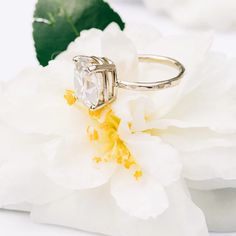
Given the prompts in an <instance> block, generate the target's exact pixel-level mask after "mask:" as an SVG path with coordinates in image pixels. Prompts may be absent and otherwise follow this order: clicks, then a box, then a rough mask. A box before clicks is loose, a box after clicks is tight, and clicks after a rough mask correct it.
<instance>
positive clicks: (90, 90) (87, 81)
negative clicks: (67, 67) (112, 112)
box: [74, 59, 102, 108]
mask: <svg viewBox="0 0 236 236" xmlns="http://www.w3.org/2000/svg"><path fill="white" fill-rule="evenodd" d="M90 65H91V61H90V60H88V59H81V60H80V61H79V62H78V64H77V67H76V70H75V78H74V84H75V94H76V97H77V98H78V99H79V101H81V102H82V103H83V104H84V105H85V106H87V107H88V108H94V107H97V106H98V105H99V101H100V98H101V94H102V87H101V84H102V76H101V74H100V73H96V72H93V73H90V72H89V71H88V66H90Z"/></svg>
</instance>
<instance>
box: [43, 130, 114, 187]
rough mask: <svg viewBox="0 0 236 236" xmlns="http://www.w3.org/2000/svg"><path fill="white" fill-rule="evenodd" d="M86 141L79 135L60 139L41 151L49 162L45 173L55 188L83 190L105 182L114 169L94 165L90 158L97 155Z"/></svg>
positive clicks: (108, 166) (84, 136) (84, 137)
mask: <svg viewBox="0 0 236 236" xmlns="http://www.w3.org/2000/svg"><path fill="white" fill-rule="evenodd" d="M82 132H83V131H81V133H82ZM87 140H88V138H87V136H86V135H82V134H81V135H70V136H64V138H62V139H61V141H59V142H58V143H56V144H55V143H54V144H53V143H52V144H49V145H48V146H47V147H46V148H45V153H46V155H48V159H49V163H48V169H47V167H46V170H45V171H46V173H47V175H48V176H49V177H50V178H51V179H52V180H53V181H54V182H55V183H56V184H58V185H60V186H63V187H65V188H68V189H87V188H94V187H97V186H100V185H103V184H105V183H106V182H107V181H109V179H110V177H111V175H112V174H113V172H114V169H115V167H116V165H115V164H114V163H100V164H96V163H95V162H94V161H93V158H94V157H97V156H99V153H97V152H96V150H95V149H94V148H93V146H92V144H91V143H90V142H89V141H87Z"/></svg>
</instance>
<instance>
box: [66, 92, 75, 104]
mask: <svg viewBox="0 0 236 236" xmlns="http://www.w3.org/2000/svg"><path fill="white" fill-rule="evenodd" d="M64 98H65V99H66V101H67V103H68V105H70V106H72V105H73V104H75V102H76V98H75V96H74V91H72V90H66V92H65V94H64Z"/></svg>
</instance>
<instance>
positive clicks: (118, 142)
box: [64, 91, 143, 180]
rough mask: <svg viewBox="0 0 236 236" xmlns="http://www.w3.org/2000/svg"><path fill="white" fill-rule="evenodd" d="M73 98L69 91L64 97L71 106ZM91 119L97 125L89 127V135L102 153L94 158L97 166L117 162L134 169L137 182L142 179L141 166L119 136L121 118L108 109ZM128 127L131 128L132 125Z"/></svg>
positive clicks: (90, 114) (91, 115)
mask: <svg viewBox="0 0 236 236" xmlns="http://www.w3.org/2000/svg"><path fill="white" fill-rule="evenodd" d="M73 96H74V95H73V93H71V91H69V93H68V91H67V92H66V94H65V96H64V97H65V99H66V100H67V103H68V104H69V105H73V104H74V103H75V101H74V100H73ZM103 113H105V117H104V118H103V119H100V118H101V115H102V114H103ZM89 117H90V118H91V119H93V120H94V121H95V122H94V123H95V125H94V126H89V127H87V135H88V138H89V140H90V142H91V143H93V144H94V146H95V147H96V148H97V149H98V152H99V153H100V155H98V156H96V157H93V160H94V161H95V162H96V163H97V164H99V163H106V162H110V161H115V162H116V163H117V164H118V165H120V166H122V167H123V168H125V169H130V170H131V169H132V171H133V176H134V178H135V179H136V180H138V179H139V178H140V177H142V175H143V173H142V170H141V168H140V166H139V164H138V163H137V162H136V160H135V159H134V157H133V155H132V154H131V152H130V151H129V149H128V147H127V146H126V144H125V142H124V141H123V140H122V139H121V138H120V136H119V134H118V128H119V124H120V118H119V117H117V116H116V115H115V114H114V113H113V111H112V110H111V109H110V108H108V107H105V108H103V109H100V110H98V111H90V112H89ZM101 120H102V121H101ZM128 125H129V126H131V124H128Z"/></svg>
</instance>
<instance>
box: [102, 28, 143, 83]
mask: <svg viewBox="0 0 236 236" xmlns="http://www.w3.org/2000/svg"><path fill="white" fill-rule="evenodd" d="M101 47H102V54H103V56H105V57H107V58H109V59H111V60H112V61H113V62H114V63H115V65H116V68H117V74H118V78H119V80H131V81H132V80H137V75H138V74H137V72H138V71H137V70H138V67H137V66H138V58H137V52H136V48H135V45H134V44H133V43H132V41H131V40H130V39H129V38H127V37H126V35H125V34H124V33H123V32H122V31H121V30H120V28H119V26H118V25H116V24H111V25H109V26H108V27H107V28H106V29H105V31H104V34H103V36H102V41H101Z"/></svg>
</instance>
